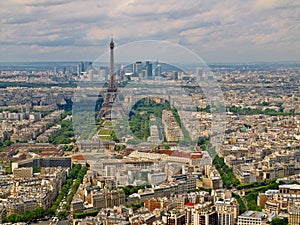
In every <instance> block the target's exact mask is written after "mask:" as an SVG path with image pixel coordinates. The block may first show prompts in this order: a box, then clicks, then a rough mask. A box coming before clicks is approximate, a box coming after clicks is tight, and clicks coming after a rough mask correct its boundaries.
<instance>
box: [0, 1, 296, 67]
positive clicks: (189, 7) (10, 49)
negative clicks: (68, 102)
mask: <svg viewBox="0 0 300 225" xmlns="http://www.w3.org/2000/svg"><path fill="white" fill-rule="evenodd" d="M0 21H1V24H0V45H1V50H0V61H78V60H94V59H96V58H97V57H98V56H99V55H101V54H103V53H104V52H105V51H107V48H108V47H107V45H108V42H109V39H110V35H111V34H112V33H113V34H114V37H115V39H116V44H117V45H121V44H126V43H130V42H132V41H140V40H165V41H170V42H172V43H176V44H180V45H182V46H184V47H186V48H189V49H191V50H192V51H193V52H195V53H197V54H198V55H199V56H200V57H201V58H203V59H204V61H206V62H258V61H291V60H292V61H300V1H299V0H187V1H181V0H164V1H158V0H122V1H121V0H80V1H79V0H5V1H4V0H1V3H0Z"/></svg>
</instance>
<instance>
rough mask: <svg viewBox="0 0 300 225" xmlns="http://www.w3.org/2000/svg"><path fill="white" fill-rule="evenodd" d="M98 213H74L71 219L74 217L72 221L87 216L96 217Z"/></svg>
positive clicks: (95, 211) (94, 211)
mask: <svg viewBox="0 0 300 225" xmlns="http://www.w3.org/2000/svg"><path fill="white" fill-rule="evenodd" d="M98 212H99V210H93V211H87V212H80V213H74V215H73V217H74V219H82V218H85V217H87V216H97V214H98Z"/></svg>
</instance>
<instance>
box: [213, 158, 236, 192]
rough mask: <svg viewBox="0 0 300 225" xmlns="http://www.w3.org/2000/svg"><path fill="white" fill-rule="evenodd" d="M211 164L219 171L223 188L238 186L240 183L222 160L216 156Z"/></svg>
mask: <svg viewBox="0 0 300 225" xmlns="http://www.w3.org/2000/svg"><path fill="white" fill-rule="evenodd" d="M213 164H214V165H215V166H216V168H217V170H218V171H219V173H220V175H221V178H222V181H223V183H224V186H225V187H227V188H230V187H231V186H232V185H234V186H238V185H239V184H240V181H239V180H238V179H237V178H236V177H235V176H234V173H233V171H232V169H230V168H229V167H228V166H227V165H226V164H225V162H224V158H222V157H219V156H218V155H216V157H215V158H214V160H213Z"/></svg>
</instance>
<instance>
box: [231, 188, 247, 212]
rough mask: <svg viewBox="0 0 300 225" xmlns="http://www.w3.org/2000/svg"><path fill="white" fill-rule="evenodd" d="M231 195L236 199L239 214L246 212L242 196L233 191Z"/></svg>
mask: <svg viewBox="0 0 300 225" xmlns="http://www.w3.org/2000/svg"><path fill="white" fill-rule="evenodd" d="M232 196H233V197H234V198H235V199H236V200H237V202H238V203H239V206H240V207H239V210H240V214H242V213H243V212H246V211H247V208H246V206H245V204H244V202H243V200H242V198H241V197H240V196H239V195H238V194H235V193H232Z"/></svg>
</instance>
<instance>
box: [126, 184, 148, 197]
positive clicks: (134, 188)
mask: <svg viewBox="0 0 300 225" xmlns="http://www.w3.org/2000/svg"><path fill="white" fill-rule="evenodd" d="M145 187H146V185H140V186H131V185H129V186H125V187H122V189H123V191H124V193H125V196H126V197H128V196H129V195H132V194H133V193H137V192H138V190H140V189H144V188H145Z"/></svg>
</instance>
